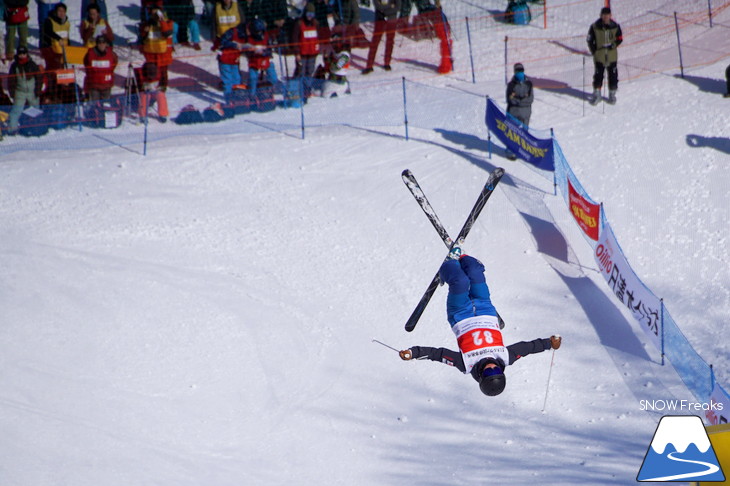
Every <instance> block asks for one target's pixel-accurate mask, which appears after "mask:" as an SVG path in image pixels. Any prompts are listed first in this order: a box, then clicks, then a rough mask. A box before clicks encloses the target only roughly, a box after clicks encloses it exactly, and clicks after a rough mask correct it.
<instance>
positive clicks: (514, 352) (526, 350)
mask: <svg viewBox="0 0 730 486" xmlns="http://www.w3.org/2000/svg"><path fill="white" fill-rule="evenodd" d="M551 348H552V344H550V338H543V339H533V340H532V341H520V342H519V343H514V344H510V345H509V346H507V352H508V353H509V364H512V363H514V362H515V361H517V360H518V359H520V358H522V357H524V356H527V355H529V354H535V353H542V352H543V351H545V350H548V349H551Z"/></svg>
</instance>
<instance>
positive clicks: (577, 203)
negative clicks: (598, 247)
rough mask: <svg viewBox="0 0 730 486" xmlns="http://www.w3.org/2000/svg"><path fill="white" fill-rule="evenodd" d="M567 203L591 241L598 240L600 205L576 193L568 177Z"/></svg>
mask: <svg viewBox="0 0 730 486" xmlns="http://www.w3.org/2000/svg"><path fill="white" fill-rule="evenodd" d="M568 205H569V207H570V213H571V214H572V215H573V217H574V218H575V221H576V223H578V226H579V227H580V229H582V230H583V233H585V234H586V236H588V238H590V239H592V240H593V241H598V223H599V221H600V220H601V206H600V204H596V203H594V202H591V201H589V200H588V199H586V198H585V197H583V196H581V195H580V194H578V191H576V190H575V187H573V183H572V182H570V179H568Z"/></svg>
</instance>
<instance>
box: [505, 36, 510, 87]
mask: <svg viewBox="0 0 730 486" xmlns="http://www.w3.org/2000/svg"><path fill="white" fill-rule="evenodd" d="M508 40H509V37H507V36H504V84H505V86H506V85H507V84H508V83H509V80H508V79H507V41H508Z"/></svg>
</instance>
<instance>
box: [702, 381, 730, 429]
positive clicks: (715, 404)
mask: <svg viewBox="0 0 730 486" xmlns="http://www.w3.org/2000/svg"><path fill="white" fill-rule="evenodd" d="M705 420H706V422H707V423H708V424H710V425H720V424H726V423H728V422H730V397H729V396H728V395H727V393H725V390H723V389H722V387H721V386H720V384H719V383H717V382H715V388H713V389H712V394H711V395H710V409H709V410H706V411H705Z"/></svg>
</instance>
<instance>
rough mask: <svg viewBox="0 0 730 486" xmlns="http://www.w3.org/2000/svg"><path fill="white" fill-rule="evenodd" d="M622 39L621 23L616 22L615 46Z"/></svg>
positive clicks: (619, 43)
mask: <svg viewBox="0 0 730 486" xmlns="http://www.w3.org/2000/svg"><path fill="white" fill-rule="evenodd" d="M623 41H624V34H623V32H621V25H619V24H616V47H618V46H620V45H621V43H622V42H623Z"/></svg>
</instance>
